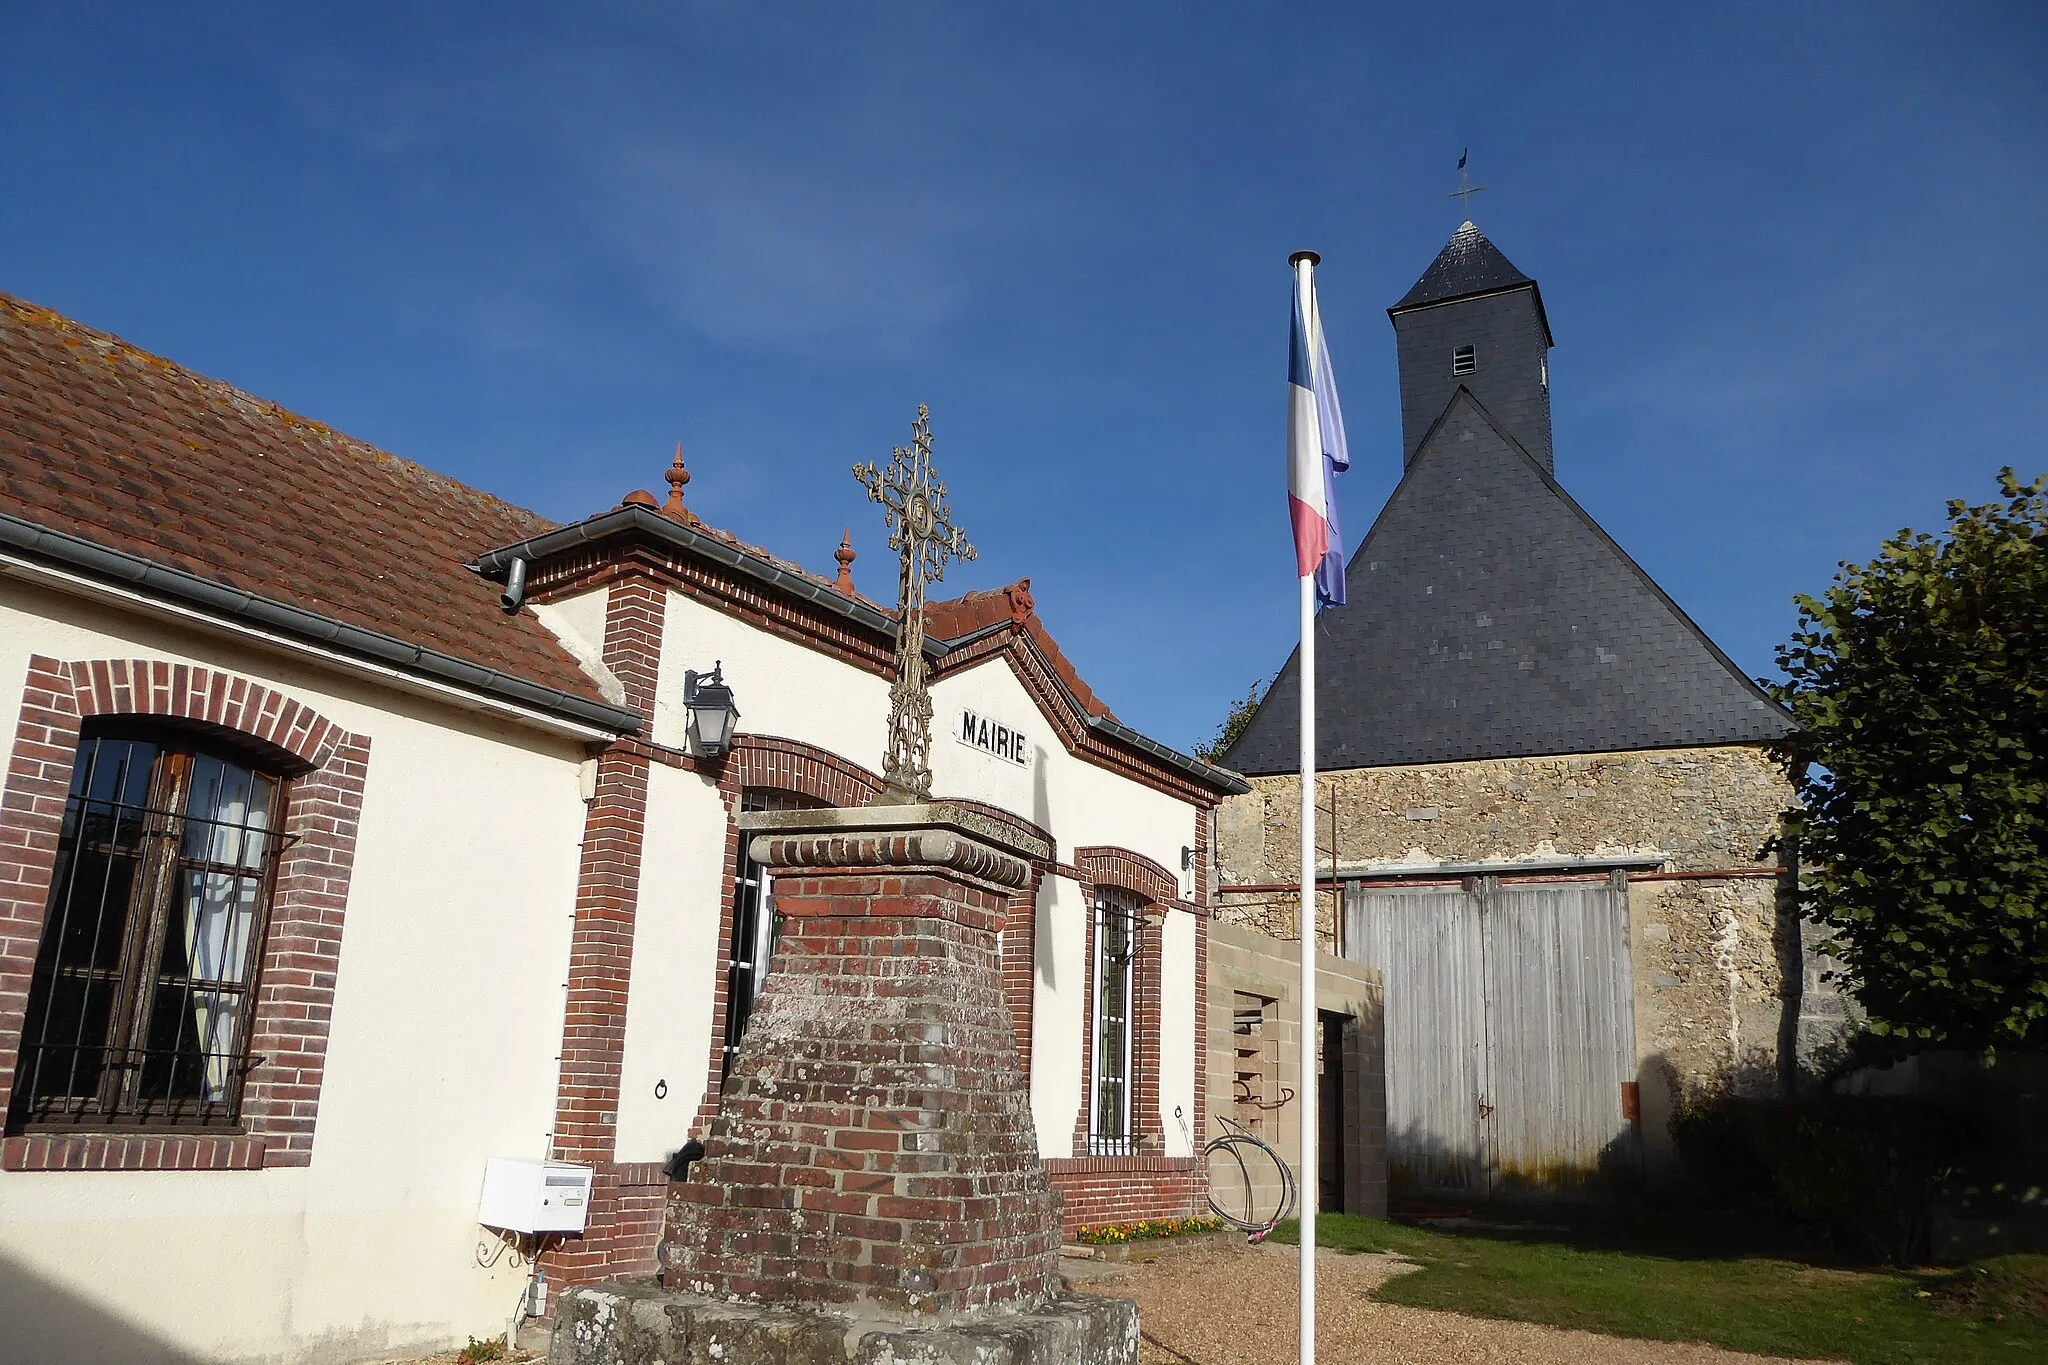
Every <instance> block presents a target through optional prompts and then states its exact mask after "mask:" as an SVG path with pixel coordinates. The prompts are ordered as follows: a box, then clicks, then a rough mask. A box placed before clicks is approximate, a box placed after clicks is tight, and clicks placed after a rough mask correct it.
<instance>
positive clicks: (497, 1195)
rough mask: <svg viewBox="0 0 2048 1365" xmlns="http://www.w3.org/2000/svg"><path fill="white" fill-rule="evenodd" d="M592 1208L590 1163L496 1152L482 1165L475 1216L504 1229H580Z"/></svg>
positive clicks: (561, 1230)
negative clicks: (480, 1198) (480, 1193)
mask: <svg viewBox="0 0 2048 1365" xmlns="http://www.w3.org/2000/svg"><path fill="white" fill-rule="evenodd" d="M589 1212H590V1167H588V1166H577V1165H574V1164H572V1163H570V1162H567V1161H531V1160H527V1159H526V1158H524V1157H514V1156H494V1157H492V1158H491V1159H490V1160H489V1161H487V1162H485V1163H484V1197H483V1206H482V1207H481V1208H480V1209H479V1210H478V1212H477V1218H476V1220H477V1221H478V1222H479V1223H482V1224H483V1225H484V1226H485V1227H487V1228H502V1229H504V1230H505V1231H506V1232H581V1231H583V1220H584V1218H585V1216H586V1215H588V1213H589Z"/></svg>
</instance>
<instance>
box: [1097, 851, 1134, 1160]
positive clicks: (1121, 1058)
mask: <svg viewBox="0 0 2048 1365" xmlns="http://www.w3.org/2000/svg"><path fill="white" fill-rule="evenodd" d="M1143 930H1144V915H1143V904H1142V902H1141V901H1140V900H1139V899H1138V897H1137V896H1136V895H1135V894H1134V893H1132V892H1130V891H1126V890H1123V889H1122V888H1118V887H1102V888H1100V889H1099V890H1098V891H1097V893H1096V899H1095V1057H1094V1063H1095V1064H1094V1067H1093V1068H1092V1070H1093V1071H1094V1082H1095V1087H1094V1089H1095V1093H1094V1096H1093V1099H1094V1103H1093V1104H1092V1105H1091V1106H1090V1110H1091V1112H1090V1119H1089V1125H1088V1129H1089V1131H1088V1151H1089V1154H1090V1155H1092V1156H1132V1155H1135V1154H1136V1152H1137V1147H1138V1138H1137V1131H1136V1130H1137V1124H1136V1122H1135V1118H1136V1115H1135V1112H1134V1111H1135V1108H1136V1106H1135V1105H1134V1104H1133V1102H1132V1101H1133V1098H1134V1095H1135V1092H1136V1071H1137V1060H1138V1057H1137V1051H1138V1049H1137V1018H1138V1007H1139V1001H1138V973H1137V959H1138V954H1139V951H1140V936H1141V934H1142V933H1143Z"/></svg>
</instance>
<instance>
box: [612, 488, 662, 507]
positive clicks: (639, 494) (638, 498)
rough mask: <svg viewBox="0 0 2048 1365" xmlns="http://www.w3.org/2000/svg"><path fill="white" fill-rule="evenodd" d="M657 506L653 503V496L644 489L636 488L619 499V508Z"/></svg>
mask: <svg viewBox="0 0 2048 1365" xmlns="http://www.w3.org/2000/svg"><path fill="white" fill-rule="evenodd" d="M658 505H659V504H657V503H656V502H655V501H654V494H652V493H650V492H648V491H647V490H646V489H644V488H636V489H634V490H633V491H632V492H630V493H628V494H626V496H625V497H623V498H620V499H619V506H621V507H655V506H658Z"/></svg>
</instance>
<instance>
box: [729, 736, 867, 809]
mask: <svg viewBox="0 0 2048 1365" xmlns="http://www.w3.org/2000/svg"><path fill="white" fill-rule="evenodd" d="M747 787H773V788H775V789H776V790H777V791H787V792H801V793H802V794H803V795H805V796H809V797H813V798H815V799H817V800H819V801H823V802H824V803H825V804H826V805H828V806H862V805H866V804H867V803H868V802H869V801H871V800H873V799H874V797H875V796H876V795H878V794H879V793H880V792H881V790H882V779H881V777H880V776H879V775H878V774H875V773H871V772H869V771H868V770H867V769H866V768H863V767H861V766H860V764H858V763H855V762H854V761H853V760H852V759H848V758H841V757H840V756H839V755H838V754H835V753H833V752H832V751H831V750H830V749H821V748H819V747H818V746H817V745H815V744H805V743H804V742H803V741H801V740H795V739H784V738H782V737H781V736H780V735H736V736H734V737H733V742H732V752H731V753H729V754H727V755H726V758H725V770H724V772H722V773H721V774H720V775H719V782H718V788H719V790H720V791H721V792H723V793H724V794H725V798H726V804H727V805H728V806H731V807H735V808H736V807H737V804H738V801H739V794H740V792H741V790H742V789H744V788H747Z"/></svg>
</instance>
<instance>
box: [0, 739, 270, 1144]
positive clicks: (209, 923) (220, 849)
mask: <svg viewBox="0 0 2048 1365" xmlns="http://www.w3.org/2000/svg"><path fill="white" fill-rule="evenodd" d="M73 788H74V790H73V792H72V794H71V795H70V796H69V797H68V798H67V800H66V803H65V813H64V821H63V825H62V832H61V834H60V838H59V842H58V850H57V859H56V866H55V868H54V873H55V875H54V876H53V877H52V879H51V890H50V899H49V902H48V913H47V914H46V916H45V921H44V928H43V937H42V942H41V944H40V945H39V948H38V952H37V958H36V965H35V969H34V972H33V974H32V976H31V979H30V990H29V1002H28V1011H27V1016H26V1018H25V1019H24V1025H25V1026H24V1029H23V1033H22V1047H21V1054H20V1058H19V1061H18V1063H17V1072H16V1083H15V1087H14V1101H13V1104H12V1105H11V1106H10V1108H11V1109H12V1111H13V1112H11V1113H10V1114H9V1116H8V1120H9V1121H8V1129H9V1130H10V1131H18V1130H21V1129H24V1128H29V1127H33V1128H35V1129H38V1130H64V1129H76V1128H94V1129H109V1128H115V1129H118V1128H124V1127H132V1128H150V1127H158V1126H165V1125H176V1126H181V1127H184V1126H191V1127H202V1128H204V1127H215V1128H218V1127H226V1126H229V1125H232V1124H233V1123H234V1122H235V1120H236V1118H237V1116H238V1114H239V1110H240V1105H241V1099H242V1092H243V1089H244V1087H245V1084H246V1081H247V1077H248V1073H249V1072H250V1070H252V1069H253V1068H254V1066H255V1065H256V1064H257V1059H254V1058H251V1057H249V1056H248V1055H247V1054H248V1043H249V1030H250V1024H251V1019H250V1016H251V1013H252V1007H253V1002H254V1000H255V998H256V991H257V986H258V981H257V978H258V974H259V967H260V963H261V955H262V947H263V943H264V940H265V937H266V934H267V930H268V922H269V911H270V902H271V898H272V893H273V891H274V889H275V878H276V869H277V866H278V861H279V855H280V854H281V852H282V850H283V849H284V848H285V847H288V846H289V845H290V844H292V843H293V842H295V841H296V840H295V837H294V836H288V835H286V834H284V833H283V832H282V831H280V830H278V829H277V828H275V825H276V822H277V817H278V816H279V815H280V814H281V812H282V810H283V804H284V803H283V799H282V797H283V790H284V784H283V783H282V782H281V781H279V780H278V779H276V778H274V777H271V776H268V775H266V774H263V773H260V772H258V771H256V770H254V769H251V768H246V767H243V766H241V765H238V764H233V763H230V762H228V761H227V760H225V759H222V758H219V757H216V756H214V755H211V754H207V753H205V752H203V751H197V750H181V749H177V748H174V747H172V746H171V745H170V744H166V743H158V742H156V741H154V740H140V739H133V738H123V737H119V736H89V737H88V738H86V739H85V740H84V741H82V742H81V744H80V745H79V751H78V762H77V765H76V768H75V771H74V778H73ZM103 788H111V790H104V791H103ZM236 807H238V808H239V810H238V811H237V812H236V814H238V815H239V817H240V818H221V817H222V816H223V815H224V814H225V813H226V812H227V810H229V809H231V808H236ZM67 1035H68V1036H67Z"/></svg>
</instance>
